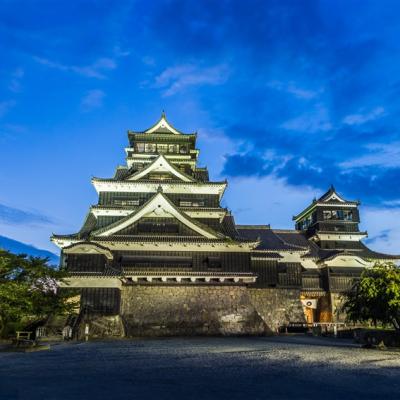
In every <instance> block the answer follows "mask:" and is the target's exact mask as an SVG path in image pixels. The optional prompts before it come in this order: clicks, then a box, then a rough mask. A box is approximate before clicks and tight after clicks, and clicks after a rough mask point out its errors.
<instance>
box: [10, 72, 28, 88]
mask: <svg viewBox="0 0 400 400" xmlns="http://www.w3.org/2000/svg"><path fill="white" fill-rule="evenodd" d="M24 75H25V72H24V70H23V69H22V68H17V69H15V70H14V71H13V73H12V74H11V81H10V84H9V85H8V88H9V89H10V90H11V91H12V92H14V93H19V92H21V79H22V78H23V77H24Z"/></svg>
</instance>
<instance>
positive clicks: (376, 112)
mask: <svg viewBox="0 0 400 400" xmlns="http://www.w3.org/2000/svg"><path fill="white" fill-rule="evenodd" d="M384 115H385V109H384V108H383V107H376V108H374V109H373V110H371V111H370V112H367V113H358V114H349V115H347V116H346V117H345V118H343V123H344V124H346V125H361V124H365V123H366V122H369V121H373V120H375V119H377V118H381V117H383V116H384Z"/></svg>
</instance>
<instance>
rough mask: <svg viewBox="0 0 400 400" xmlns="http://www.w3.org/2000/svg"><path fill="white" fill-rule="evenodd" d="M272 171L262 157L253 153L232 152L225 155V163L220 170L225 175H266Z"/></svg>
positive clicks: (270, 166)
mask: <svg viewBox="0 0 400 400" xmlns="http://www.w3.org/2000/svg"><path fill="white" fill-rule="evenodd" d="M271 172H272V165H269V164H268V163H267V162H266V161H265V160H264V159H263V158H262V157H258V156H257V155H253V154H249V153H247V154H232V155H226V156H225V165H224V169H223V171H222V174H223V175H227V176H236V177H240V176H249V175H250V176H266V175H269V174H270V173H271Z"/></svg>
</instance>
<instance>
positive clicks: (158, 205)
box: [93, 192, 224, 239]
mask: <svg viewBox="0 0 400 400" xmlns="http://www.w3.org/2000/svg"><path fill="white" fill-rule="evenodd" d="M143 218H159V219H162V218H164V219H165V218H173V219H175V220H177V221H179V222H180V223H181V224H183V225H185V226H186V227H187V228H189V229H191V230H192V231H194V232H196V233H197V234H198V235H200V236H203V237H206V238H208V239H219V238H222V237H224V236H223V235H222V234H219V233H217V232H215V231H213V230H212V229H211V228H209V227H207V226H205V225H203V224H201V223H199V222H198V221H195V220H193V219H192V218H190V217H189V216H188V215H186V214H185V213H183V212H182V211H180V210H178V209H177V208H176V207H175V206H174V205H173V204H172V203H171V202H170V201H169V200H168V199H167V198H166V197H165V196H164V195H163V194H162V193H161V192H160V193H157V194H156V195H155V196H154V197H153V198H152V199H150V200H149V201H148V202H147V203H145V204H144V205H143V206H142V207H140V208H139V209H138V210H137V211H136V212H135V213H133V214H130V215H128V216H127V217H125V218H123V219H121V220H119V221H117V222H116V223H114V224H111V225H109V226H108V227H105V228H102V229H99V230H97V231H95V232H93V235H94V236H110V235H113V234H121V232H123V231H124V230H125V229H127V228H129V227H132V226H134V224H135V223H137V222H138V221H140V220H142V219H143Z"/></svg>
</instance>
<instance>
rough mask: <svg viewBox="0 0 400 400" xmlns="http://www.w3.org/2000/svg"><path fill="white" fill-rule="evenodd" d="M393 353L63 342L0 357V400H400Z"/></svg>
mask: <svg viewBox="0 0 400 400" xmlns="http://www.w3.org/2000/svg"><path fill="white" fill-rule="evenodd" d="M399 394H400V352H398V351H393V350H384V351H381V350H371V349H363V348H361V347H360V345H356V344H354V343H353V342H352V341H351V340H346V339H332V338H317V337H307V336H281V337H269V338H266V337H253V338H245V337H236V338H232V337H231V338H228V337H225V338H187V339H186V338H185V339H184V338H170V339H151V340H146V339H138V340H118V341H89V342H63V343H59V344H53V345H51V349H50V350H48V351H40V352H35V353H8V352H0V399H1V400H3V399H4V400H14V399H18V400H20V399H30V400H36V399H37V400H39V399H40V400H42V399H46V400H70V399H71V400H72V399H73V400H81V399H89V398H90V399H114V400H115V399H163V400H164V399H175V400H177V399H215V398H219V399H287V398H293V399H317V398H323V399H324V400H328V399H342V400H345V399H387V400H389V399H398V398H399Z"/></svg>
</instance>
